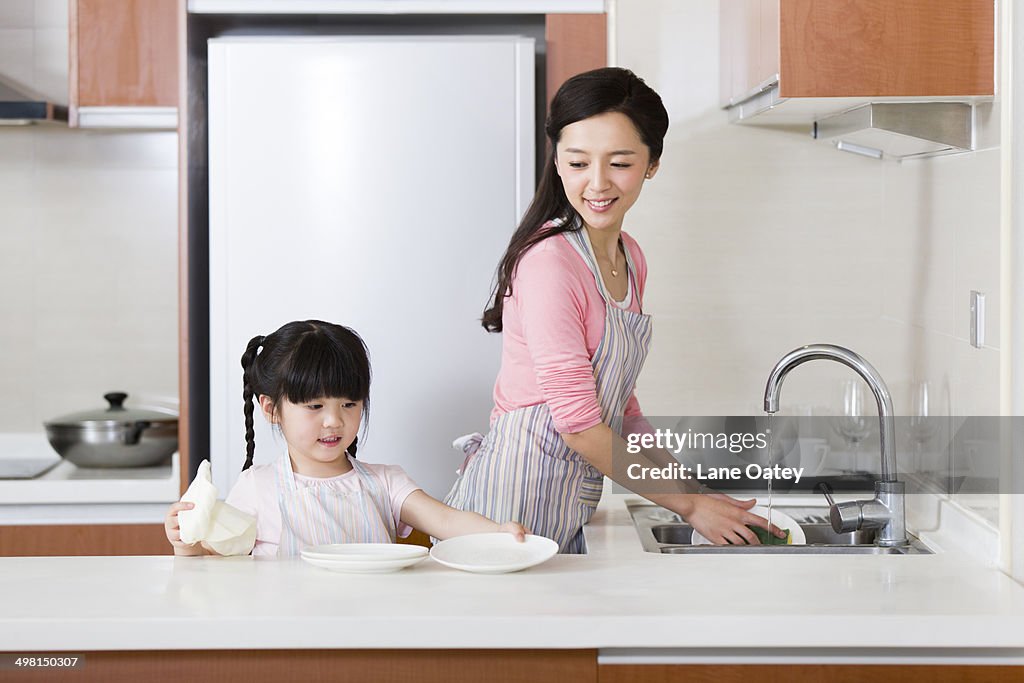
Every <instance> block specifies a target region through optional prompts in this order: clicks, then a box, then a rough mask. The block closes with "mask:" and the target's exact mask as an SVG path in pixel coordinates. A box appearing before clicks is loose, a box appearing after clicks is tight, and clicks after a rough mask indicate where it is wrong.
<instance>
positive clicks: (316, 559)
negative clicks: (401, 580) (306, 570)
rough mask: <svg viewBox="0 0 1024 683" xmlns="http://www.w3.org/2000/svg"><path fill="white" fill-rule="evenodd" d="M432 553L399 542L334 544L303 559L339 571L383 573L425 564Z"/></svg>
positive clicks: (304, 552)
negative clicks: (428, 555) (419, 563)
mask: <svg viewBox="0 0 1024 683" xmlns="http://www.w3.org/2000/svg"><path fill="white" fill-rule="evenodd" d="M427 554H428V551H427V549H426V548H424V547H423V546H420V545H404V544H396V543H332V544H330V545H314V546H310V547H308V548H304V549H303V550H302V553H301V556H302V559H303V560H305V561H306V562H309V563H310V564H311V565H313V566H316V567H322V568H324V569H330V570H331V571H335V572H350V573H355V574H383V573H385V572H396V571H398V570H399V569H404V568H406V567H411V566H412V565H414V564H416V563H417V562H422V561H423V560H424V559H425V558H426V557H427Z"/></svg>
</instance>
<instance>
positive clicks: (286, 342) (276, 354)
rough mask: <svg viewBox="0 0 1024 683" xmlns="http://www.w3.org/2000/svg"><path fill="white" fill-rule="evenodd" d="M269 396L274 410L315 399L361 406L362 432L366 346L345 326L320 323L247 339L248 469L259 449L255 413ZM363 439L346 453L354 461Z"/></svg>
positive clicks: (301, 323)
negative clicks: (340, 400)
mask: <svg viewBox="0 0 1024 683" xmlns="http://www.w3.org/2000/svg"><path fill="white" fill-rule="evenodd" d="M263 394H266V395H267V396H269V397H270V400H271V401H272V402H273V404H274V408H275V410H276V409H277V405H278V403H279V402H280V401H281V399H282V398H285V399H288V401H290V402H292V403H305V402H306V401H311V400H313V399H316V398H347V399H351V400H353V401H362V402H363V427H364V429H365V426H366V422H367V421H368V420H369V412H370V360H369V357H368V355H367V352H366V344H364V343H363V340H362V339H361V338H360V337H359V335H358V334H356V333H355V332H353V331H352V330H350V329H349V328H347V327H344V326H342V325H335V324H333V323H325V322H323V321H321V320H303V321H295V322H290V323H288V324H287V325H284V326H282V327H281V328H280V329H279V330H277V331H276V332H274V333H272V334H269V335H267V336H266V337H264V336H262V335H257V336H255V337H253V338H252V339H250V340H249V343H248V344H247V345H246V347H245V353H243V354H242V400H243V410H244V412H245V465H243V466H242V469H243V470H247V469H249V467H251V466H252V456H253V453H254V452H255V450H256V441H255V433H254V432H253V417H252V416H253V411H254V409H255V404H256V402H257V401H258V400H259V397H260V396H261V395H263ZM358 441H359V437H356V439H355V440H354V441H353V442H352V445H351V446H349V448H348V453H349V454H350V455H351V456H352V457H355V455H356V444H357V443H358Z"/></svg>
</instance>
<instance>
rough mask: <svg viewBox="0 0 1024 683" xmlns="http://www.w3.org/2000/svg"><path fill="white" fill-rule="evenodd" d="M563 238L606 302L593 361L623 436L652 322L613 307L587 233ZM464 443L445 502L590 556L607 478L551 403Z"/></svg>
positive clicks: (608, 420) (605, 416)
mask: <svg viewBox="0 0 1024 683" xmlns="http://www.w3.org/2000/svg"><path fill="white" fill-rule="evenodd" d="M562 236H563V237H564V238H565V239H567V240H568V241H569V243H570V244H572V246H573V247H574V248H575V249H576V251H577V252H579V254H580V255H581V256H582V257H583V259H584V261H586V263H587V266H588V267H589V268H590V270H591V272H592V273H593V275H594V279H595V280H596V282H597V288H598V290H600V292H601V295H602V296H603V297H604V300H605V326H604V333H603V335H602V337H601V342H600V344H599V345H598V347H597V351H596V352H595V353H594V357H593V358H592V359H591V363H592V364H593V367H594V379H595V380H596V384H597V401H598V403H599V404H600V406H601V420H602V421H603V422H604V423H605V424H607V425H608V426H610V427H611V429H612V431H614V432H615V433H617V434H618V433H621V431H622V417H623V411H624V410H625V408H626V402H627V401H628V400H629V398H630V396H632V394H633V388H634V387H635V386H636V380H637V377H638V376H639V374H640V369H641V368H642V367H643V364H644V360H645V359H646V357H647V349H648V347H649V346H650V341H651V319H650V316H649V315H644V314H642V313H633V312H631V311H626V310H623V309H621V308H619V307H618V306H616V305H614V304H613V303H611V302H612V297H611V295H610V294H609V293H608V290H607V289H606V288H605V286H604V280H603V279H602V278H601V271H600V269H599V268H598V266H597V259H596V257H595V256H594V252H593V248H592V247H591V245H590V239H589V238H588V237H587V234H586V232H585V230H584V229H582V228H581V229H579V230H574V231H570V232H565V233H562ZM625 252H626V264H627V268H628V272H629V278H630V286H631V287H632V291H633V296H639V290H638V288H637V287H636V280H635V272H636V270H635V268H634V266H633V259H632V257H631V256H630V254H629V250H628V249H626V250H625ZM456 443H459V444H460V445H461V447H462V448H463V450H464V451H465V452H466V453H467V457H466V461H465V462H464V463H463V466H462V468H461V470H460V471H459V478H458V479H457V480H456V482H455V485H454V486H453V487H452V490H451V491H450V492H449V493H448V496H447V497H446V498H445V501H444V502H445V503H447V504H448V505H450V506H452V507H454V508H458V509H460V510H472V511H474V512H478V513H480V514H481V515H484V516H485V517H489V518H491V519H493V520H494V521H496V522H499V523H501V522H507V521H516V522H519V523H521V524H523V525H525V526H526V527H527V528H528V529H530V531H531V532H532V533H534V534H537V535H540V536H547V537H548V538H550V539H552V540H554V541H555V542H556V543H558V547H559V552H561V553H585V552H586V551H587V545H586V541H585V540H584V537H583V525H584V524H586V523H587V522H588V521H589V520H590V517H591V515H593V514H594V509H595V508H597V504H598V502H599V501H600V499H601V489H602V487H603V484H604V476H603V475H602V474H601V472H600V471H598V470H597V469H596V468H595V467H594V466H593V465H591V464H590V463H589V462H587V461H586V460H585V459H584V458H583V456H581V455H580V454H579V453H577V452H575V451H573V450H572V449H570V448H569V447H568V446H566V445H565V441H563V440H562V436H561V434H559V432H558V430H557V429H555V424H554V421H553V420H552V419H551V412H550V411H549V409H548V406H547V404H546V403H541V404H538V405H534V406H528V407H525V408H520V409H518V410H514V411H512V412H509V413H504V414H502V415H499V416H498V417H497V418H496V419H495V421H494V423H493V424H492V425H491V429H490V431H489V432H488V434H487V436H486V437H484V436H482V435H480V434H475V435H468V436H467V437H463V439H461V440H459V441H457V442H456Z"/></svg>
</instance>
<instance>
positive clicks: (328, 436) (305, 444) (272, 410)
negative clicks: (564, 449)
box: [164, 320, 529, 556]
mask: <svg viewBox="0 0 1024 683" xmlns="http://www.w3.org/2000/svg"><path fill="white" fill-rule="evenodd" d="M242 369H243V374H242V383H243V388H242V398H243V400H244V411H245V428H246V431H245V440H246V457H245V465H244V466H243V467H242V473H241V474H240V475H239V477H238V481H237V482H236V483H235V486H234V487H233V488H232V489H231V492H230V493H229V494H228V496H227V499H226V501H225V502H227V503H228V504H230V505H233V506H234V507H236V508H238V509H240V510H242V511H244V512H247V513H249V514H251V515H254V516H255V517H256V545H255V547H254V548H253V550H252V554H253V555H278V556H286V555H297V554H298V553H299V551H300V550H301V549H302V548H303V547H305V546H307V545H319V544H324V543H389V542H394V541H395V537H396V535H398V536H402V537H405V536H408V535H409V533H410V531H411V530H412V528H413V527H415V528H417V529H420V530H421V531H424V532H426V533H427V534H430V535H431V536H433V537H435V538H440V539H444V538H448V537H451V536H459V535H462V534H471V533H480V532H488V531H505V532H508V533H511V534H514V535H515V537H516V538H517V539H518V540H523V539H524V537H525V534H527V533H529V532H528V531H527V530H526V529H525V528H524V527H523V526H522V525H521V524H518V523H516V522H507V523H505V524H497V523H495V522H492V521H491V520H489V519H487V518H486V517H483V516H481V515H478V514H476V513H475V512H464V511H461V510H455V509H453V508H450V507H448V506H447V505H445V504H443V503H441V502H439V501H437V500H435V499H433V498H431V497H430V496H428V495H427V494H426V493H424V492H423V491H422V490H421V489H420V488H419V487H418V486H416V484H415V483H413V482H412V480H411V479H409V477H408V476H407V475H406V473H405V472H404V471H403V470H402V468H401V467H398V466H396V465H376V464H370V463H363V462H359V461H358V460H356V458H355V455H356V444H357V442H358V437H357V434H356V433H357V431H358V430H359V426H360V425H361V424H362V423H363V421H364V419H365V417H366V415H367V414H368V409H369V397H370V363H369V359H368V358H367V354H366V347H365V345H364V344H363V340H362V339H360V338H359V336H358V335H357V334H356V333H355V332H353V331H352V330H350V329H348V328H347V327H343V326H341V325H334V324H331V323H325V322H321V321H318V320H306V321H301V322H298V321H297V322H291V323H288V324H287V325H284V326H283V327H281V329H279V330H277V331H276V332H274V333H273V334H270V335H268V336H266V337H262V336H257V337H253V338H252V340H250V341H249V344H248V346H247V348H246V350H245V353H244V354H242ZM254 399H255V400H256V401H258V402H259V406H260V409H261V411H262V412H263V415H264V416H265V417H266V419H267V420H269V421H270V422H271V423H272V424H274V425H277V426H278V427H279V428H280V430H281V433H282V434H283V435H284V440H285V442H286V443H287V445H288V451H287V453H286V454H285V455H283V456H282V457H281V458H279V459H278V460H277V461H276V462H274V463H271V464H266V465H256V466H255V467H253V466H252V458H253V452H254V451H255V448H256V444H255V440H254V434H253V411H254ZM192 507H193V504H192V503H182V502H178V503H175V504H173V505H172V506H171V507H170V510H168V513H167V518H166V519H165V522H164V528H165V530H166V533H167V540H168V541H170V543H171V545H172V546H173V547H174V554H175V555H209V554H216V553H215V552H214V551H212V550H211V549H209V548H208V547H206V546H205V545H203V544H200V543H196V544H192V545H188V544H186V543H184V542H183V541H182V540H181V536H180V530H179V526H178V513H179V512H180V511H182V510H189V509H191V508H192Z"/></svg>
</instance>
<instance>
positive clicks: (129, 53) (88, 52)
mask: <svg viewBox="0 0 1024 683" xmlns="http://www.w3.org/2000/svg"><path fill="white" fill-rule="evenodd" d="M183 11H184V9H183V7H182V6H181V5H180V3H179V0H71V5H70V12H69V31H70V44H69V53H68V56H69V105H70V106H69V119H70V124H71V125H72V126H80V125H81V126H89V125H93V124H92V123H90V121H96V122H97V123H96V125H100V126H102V125H116V122H117V121H126V122H128V123H129V126H130V127H136V126H141V127H148V126H147V125H146V121H147V120H148V121H151V122H158V121H160V122H162V123H163V124H164V125H162V126H156V127H174V125H170V126H168V125H167V124H169V123H174V124H175V125H176V109H177V106H178V50H179V39H178V24H179V13H180V12H183ZM97 108H98V109H97ZM101 115H102V116H101ZM130 116H133V117H135V118H134V119H132V118H126V117H130ZM147 117H148V118H147ZM132 121H134V122H135V125H132V124H131V122H132Z"/></svg>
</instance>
